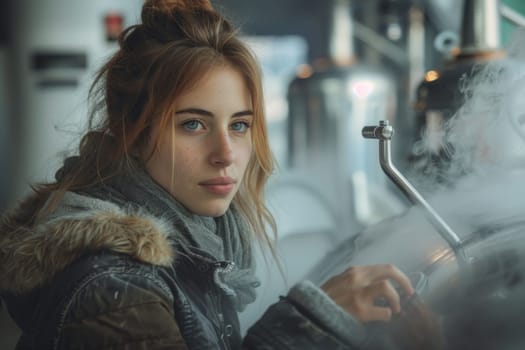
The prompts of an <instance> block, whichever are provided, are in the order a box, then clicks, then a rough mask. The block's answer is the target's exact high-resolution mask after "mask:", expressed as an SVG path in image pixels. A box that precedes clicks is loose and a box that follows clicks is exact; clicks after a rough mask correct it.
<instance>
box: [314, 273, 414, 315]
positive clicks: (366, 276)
mask: <svg viewBox="0 0 525 350" xmlns="http://www.w3.org/2000/svg"><path fill="white" fill-rule="evenodd" d="M390 280H392V281H394V282H395V283H396V284H398V285H399V287H401V289H402V290H403V291H404V293H405V294H406V295H407V296H410V295H412V293H414V289H413V288H412V284H411V283H410V280H409V278H408V277H407V276H406V275H405V274H404V273H403V272H401V271H400V270H399V269H398V268H396V267H395V266H394V265H370V266H354V267H350V268H349V269H347V270H346V271H344V272H343V273H341V274H339V275H337V276H335V277H332V278H331V279H329V280H328V281H327V282H326V283H325V284H323V285H322V286H321V289H322V290H324V291H325V293H326V294H328V296H329V297H331V298H332V299H333V300H334V301H335V302H336V303H337V304H338V305H339V306H341V307H342V308H343V309H345V310H346V311H348V312H349V313H351V314H352V315H353V316H354V317H356V318H357V319H358V320H360V321H362V322H369V321H389V320H390V318H391V317H392V313H393V312H394V313H398V312H400V311H401V303H400V296H399V294H398V292H397V291H396V289H395V288H394V286H393V285H392V283H391V281H390ZM381 297H383V298H385V299H386V300H387V301H388V304H389V306H380V305H377V304H376V300H377V299H378V298H381Z"/></svg>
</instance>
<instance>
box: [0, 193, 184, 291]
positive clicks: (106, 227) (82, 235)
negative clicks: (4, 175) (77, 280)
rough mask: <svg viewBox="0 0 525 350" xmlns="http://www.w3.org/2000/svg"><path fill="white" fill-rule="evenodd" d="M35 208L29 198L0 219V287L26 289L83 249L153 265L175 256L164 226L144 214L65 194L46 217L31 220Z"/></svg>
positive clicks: (68, 261)
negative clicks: (131, 258)
mask: <svg viewBox="0 0 525 350" xmlns="http://www.w3.org/2000/svg"><path fill="white" fill-rule="evenodd" d="M38 206H39V204H38V200H37V199H36V198H34V197H30V198H29V199H27V200H25V201H24V202H23V203H21V205H20V206H19V207H18V208H17V209H16V210H14V211H13V212H11V213H9V214H7V215H5V216H4V217H3V218H2V220H1V222H0V291H4V292H9V293H15V294H16V293H25V292H28V291H31V290H33V289H35V288H37V287H39V286H41V285H43V284H44V283H46V282H47V281H49V280H50V279H51V278H52V277H53V276H55V275H56V274H57V273H58V272H60V271H62V270H63V269H64V268H65V267H67V266H68V265H69V264H71V263H72V262H73V261H74V260H75V259H77V258H78V257H79V255H80V254H82V252H86V251H100V250H110V251H114V252H117V253H123V254H127V255H129V256H131V257H133V258H135V259H138V260H140V261H143V262H147V263H150V264H154V265H159V266H169V265H170V264H171V263H172V262H173V260H174V258H175V254H174V249H173V245H172V242H171V241H170V238H169V237H170V233H171V229H170V225H169V224H168V223H167V222H164V221H163V220H161V219H159V218H156V217H153V216H152V215H149V214H147V213H141V212H129V211H127V210H124V209H122V208H120V207H118V206H117V205H115V204H113V203H110V202H107V201H102V200H99V199H95V198H91V197H86V196H81V195H78V194H75V193H72V192H67V193H66V194H65V196H64V198H63V199H62V200H61V202H60V204H59V206H58V207H57V209H56V210H55V211H54V212H52V213H51V215H49V216H48V217H46V218H45V219H41V220H39V221H38V222H36V223H34V224H31V221H32V220H31V219H30V218H32V217H34V215H35V212H36V210H37V207H38Z"/></svg>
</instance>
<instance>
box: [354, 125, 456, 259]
mask: <svg viewBox="0 0 525 350" xmlns="http://www.w3.org/2000/svg"><path fill="white" fill-rule="evenodd" d="M393 134H394V129H393V128H392V126H391V125H389V123H388V121H387V120H381V121H380V122H379V126H365V127H364V128H363V130H362V135H363V137H365V138H369V139H378V140H379V163H380V164H381V169H383V171H384V172H385V173H386V175H387V176H388V177H389V178H390V179H391V180H392V181H393V182H394V183H395V184H396V185H397V186H398V187H399V189H400V190H401V191H402V192H403V194H404V195H405V196H406V197H407V198H408V199H409V200H410V202H412V203H413V204H415V205H421V206H422V207H423V208H424V209H425V211H426V213H427V214H428V218H429V220H430V221H431V223H432V224H433V225H434V227H435V228H436V229H437V231H438V233H439V234H440V235H441V237H443V239H445V241H447V243H448V244H449V245H450V247H451V248H452V249H453V250H454V251H455V252H456V253H459V256H460V257H461V258H462V260H463V258H464V257H465V256H464V254H463V251H462V249H461V246H462V242H461V239H460V238H459V236H458V235H457V234H456V233H455V232H454V231H453V230H452V229H451V228H450V226H448V224H447V223H446V222H445V220H443V219H442V218H441V216H439V214H438V213H437V212H436V211H435V210H434V208H432V206H431V205H430V204H428V202H427V201H426V200H425V199H424V198H423V197H422V196H421V194H419V192H418V191H417V190H416V189H415V188H414V187H413V186H412V185H411V184H410V182H409V181H408V180H407V179H406V178H405V177H404V176H403V175H402V174H401V173H400V172H399V170H397V169H396V167H395V166H394V164H393V163H392V158H391V152H390V140H391V138H392V135H393Z"/></svg>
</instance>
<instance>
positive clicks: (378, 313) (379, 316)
mask: <svg viewBox="0 0 525 350" xmlns="http://www.w3.org/2000/svg"><path fill="white" fill-rule="evenodd" d="M391 318H392V310H391V309H390V308H389V307H382V306H375V305H371V306H370V307H368V308H367V309H366V312H365V313H363V314H362V315H361V317H360V321H362V322H371V321H385V322H386V321H390V319H391Z"/></svg>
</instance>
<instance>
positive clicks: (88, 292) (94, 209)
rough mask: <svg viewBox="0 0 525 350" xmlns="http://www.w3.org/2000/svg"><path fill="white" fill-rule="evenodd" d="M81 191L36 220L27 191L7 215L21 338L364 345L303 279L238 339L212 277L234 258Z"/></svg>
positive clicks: (230, 308) (62, 342)
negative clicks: (72, 202)
mask: <svg viewBox="0 0 525 350" xmlns="http://www.w3.org/2000/svg"><path fill="white" fill-rule="evenodd" d="M73 196H75V197H76V200H77V203H78V199H79V198H80V197H77V196H78V195H76V194H73ZM81 199H82V201H83V202H84V203H85V206H84V207H78V205H77V206H76V207H74V208H69V210H66V211H63V212H61V213H60V214H59V215H52V216H51V217H49V218H46V219H44V220H41V221H38V222H33V221H34V220H32V215H33V214H34V212H35V206H37V205H38V203H36V201H35V200H34V199H28V200H26V201H25V202H24V203H23V204H22V205H21V206H20V207H19V208H18V209H17V210H16V211H15V212H13V213H11V215H9V216H5V217H4V218H3V220H2V224H1V226H0V292H1V294H2V297H3V298H4V300H5V302H6V305H7V307H8V310H9V312H10V314H11V315H12V317H13V319H14V320H15V321H16V322H17V324H18V325H19V327H20V328H21V329H22V331H23V336H22V338H21V339H20V342H19V345H18V349H40V350H45V349H192V350H196V349H203V350H204V349H306V350H307V349H331V350H335V349H358V348H361V346H362V345H363V344H364V342H365V335H364V330H363V328H362V325H361V324H360V323H358V322H357V321H355V320H354V319H353V318H352V317H351V316H350V315H349V314H347V313H346V312H344V311H343V310H342V309H340V308H339V307H338V306H337V305H335V304H334V303H333V302H332V301H331V300H330V299H329V298H328V297H327V296H326V295H325V294H324V293H323V292H322V291H321V290H320V289H319V288H317V287H316V286H314V285H313V284H311V283H309V282H302V283H299V284H298V285H296V286H294V287H293V288H292V289H291V290H290V292H289V294H288V295H287V296H285V297H282V298H281V300H280V301H278V302H277V303H275V304H274V305H272V306H271V307H270V308H269V309H268V310H267V311H266V312H265V314H264V315H263V317H262V318H261V319H260V320H259V321H258V322H256V323H255V324H254V325H253V326H252V327H251V328H250V329H249V330H248V333H247V335H246V336H245V337H244V339H241V336H240V331H239V329H240V327H239V321H238V317H237V311H236V310H235V307H234V305H233V302H232V300H231V299H230V298H228V296H227V295H226V294H225V293H224V291H223V290H222V289H221V288H219V286H218V285H217V283H216V280H215V279H214V276H215V275H216V271H217V269H220V271H221V272H223V273H227V272H228V271H229V270H231V269H234V268H235V265H234V262H231V261H217V260H216V259H214V258H213V257H212V256H209V255H207V254H206V253H205V252H203V251H199V250H197V249H190V250H186V251H184V253H180V250H179V249H176V242H174V241H173V240H172V238H170V232H169V230H167V227H168V226H167V225H166V223H164V222H162V220H161V219H160V218H158V217H154V216H153V215H151V214H149V213H147V212H144V211H141V212H130V211H129V210H124V209H122V208H120V207H119V206H117V205H115V204H114V203H110V202H107V201H102V200H99V199H95V198H90V197H84V196H82V198H81ZM62 205H66V206H67V196H66V198H65V203H63V204H62ZM176 252H179V253H176Z"/></svg>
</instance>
